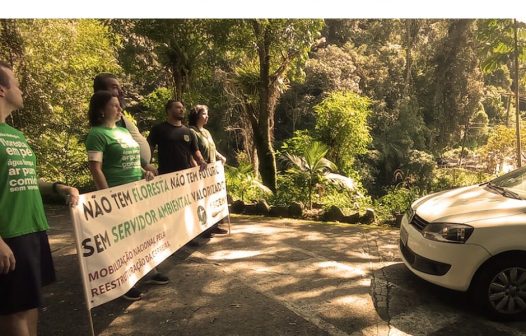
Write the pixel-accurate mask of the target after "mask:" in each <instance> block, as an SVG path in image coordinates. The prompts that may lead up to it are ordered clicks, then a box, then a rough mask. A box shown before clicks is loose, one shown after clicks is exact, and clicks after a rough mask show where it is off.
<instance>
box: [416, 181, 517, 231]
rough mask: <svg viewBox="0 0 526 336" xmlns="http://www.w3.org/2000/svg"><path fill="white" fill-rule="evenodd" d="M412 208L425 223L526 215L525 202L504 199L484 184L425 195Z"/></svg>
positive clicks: (470, 220)
mask: <svg viewBox="0 0 526 336" xmlns="http://www.w3.org/2000/svg"><path fill="white" fill-rule="evenodd" d="M413 209H415V210H416V213H417V214H418V216H420V217H421V218H423V219H424V220H426V221H428V222H447V223H470V222H475V221H478V220H488V219H494V218H500V217H508V216H513V215H517V214H524V213H526V201H525V200H517V199H513V198H508V197H504V196H502V195H500V194H498V193H496V192H495V191H492V190H489V189H488V188H487V187H486V186H485V185H481V186H479V185H476V186H470V187H463V188H458V189H453V190H448V191H443V192H440V193H436V194H432V195H428V196H425V197H423V198H421V199H419V200H417V201H416V202H415V203H413Z"/></svg>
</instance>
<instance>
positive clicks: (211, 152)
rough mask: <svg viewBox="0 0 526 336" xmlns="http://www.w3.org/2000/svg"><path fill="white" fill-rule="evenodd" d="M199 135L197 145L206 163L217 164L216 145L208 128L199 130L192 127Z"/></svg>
mask: <svg viewBox="0 0 526 336" xmlns="http://www.w3.org/2000/svg"><path fill="white" fill-rule="evenodd" d="M190 128H191V129H192V130H193V131H194V132H195V135H197V145H198V146H199V151H200V152H201V155H202V156H203V159H205V161H206V162H208V163H212V162H216V144H215V143H214V139H212V135H211V134H210V132H208V130H207V129H206V128H201V129H199V128H197V127H195V126H192V127H190Z"/></svg>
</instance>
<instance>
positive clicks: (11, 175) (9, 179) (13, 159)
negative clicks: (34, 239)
mask: <svg viewBox="0 0 526 336" xmlns="http://www.w3.org/2000/svg"><path fill="white" fill-rule="evenodd" d="M0 187H1V188H0V237H2V238H12V237H18V236H22V235H25V234H28V233H33V232H39V231H44V230H47V229H48V223H47V220H46V215H45V213H44V205H43V204H42V197H41V196H40V190H39V189H38V178H37V174H36V158H35V154H34V153H33V150H32V149H31V148H30V147H29V145H28V143H27V140H26V138H25V137H24V134H22V132H20V131H19V130H17V129H15V128H13V127H11V126H9V125H7V124H5V123H2V124H0Z"/></svg>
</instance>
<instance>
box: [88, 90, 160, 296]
mask: <svg viewBox="0 0 526 336" xmlns="http://www.w3.org/2000/svg"><path fill="white" fill-rule="evenodd" d="M121 116H122V109H121V106H120V103H119V99H118V98H117V97H115V96H114V95H113V94H112V92H110V91H97V92H95V93H94V94H93V96H92V97H91V100H90V103H89V111H88V118H89V123H90V126H91V129H90V131H89V133H88V136H87V138H86V150H87V151H88V161H89V170H90V172H91V175H92V177H93V180H94V182H95V185H96V187H97V190H101V189H106V188H110V187H114V186H118V185H122V184H126V183H131V182H135V181H139V180H141V179H142V178H145V179H146V180H148V181H149V180H152V179H153V178H154V176H155V175H154V173H153V172H152V171H146V170H143V169H142V168H141V162H140V148H139V145H138V144H137V142H136V141H135V140H133V138H132V136H131V134H130V132H128V130H127V129H126V128H123V127H118V126H117V125H116V123H117V121H119V120H120V118H121ZM154 272H155V274H154V275H153V276H152V277H151V278H150V279H149V280H147V282H149V283H153V284H160V285H164V284H166V283H168V281H169V280H168V278H167V277H166V276H165V275H163V274H161V273H159V272H157V270H154ZM123 297H124V298H125V299H127V300H130V301H136V300H140V299H141V297H142V293H141V292H140V290H139V289H137V288H136V287H132V288H131V289H130V290H129V291H128V292H127V293H126V294H124V296H123Z"/></svg>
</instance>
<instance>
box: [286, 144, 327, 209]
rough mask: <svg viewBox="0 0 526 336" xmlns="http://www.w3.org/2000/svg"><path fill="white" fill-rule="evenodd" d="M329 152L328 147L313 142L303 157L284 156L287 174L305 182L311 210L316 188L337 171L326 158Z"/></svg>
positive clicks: (305, 150)
mask: <svg viewBox="0 0 526 336" xmlns="http://www.w3.org/2000/svg"><path fill="white" fill-rule="evenodd" d="M328 151H329V148H328V147H327V145H325V144H324V143H322V142H319V141H313V142H312V143H311V144H310V146H307V147H306V148H305V149H304V151H303V156H298V155H294V154H290V153H288V152H285V153H284V155H283V156H284V161H285V164H286V165H287V166H288V170H287V172H288V173H290V174H292V175H294V176H295V177H297V178H298V179H299V180H301V181H304V182H305V185H304V186H305V187H306V189H307V197H308V198H307V200H308V207H309V209H312V196H313V195H312V194H313V190H314V187H315V186H316V185H317V184H318V183H323V182H324V181H325V180H327V175H328V174H329V173H330V172H332V171H334V170H336V169H337V167H336V165H335V164H334V163H333V162H331V161H329V160H327V159H326V158H325V155H326V154H327V152H328Z"/></svg>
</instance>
